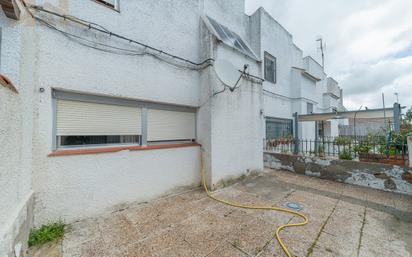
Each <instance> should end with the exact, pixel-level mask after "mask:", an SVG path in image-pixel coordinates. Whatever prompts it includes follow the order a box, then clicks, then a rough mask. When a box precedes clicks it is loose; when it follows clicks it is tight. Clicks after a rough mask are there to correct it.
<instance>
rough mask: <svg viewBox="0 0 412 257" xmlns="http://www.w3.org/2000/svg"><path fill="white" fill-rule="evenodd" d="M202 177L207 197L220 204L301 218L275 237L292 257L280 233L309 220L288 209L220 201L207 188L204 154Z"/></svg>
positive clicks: (304, 223)
mask: <svg viewBox="0 0 412 257" xmlns="http://www.w3.org/2000/svg"><path fill="white" fill-rule="evenodd" d="M201 177H202V184H203V188H204V189H205V191H206V194H207V196H209V197H210V198H212V199H213V200H215V201H218V202H220V203H223V204H226V205H230V206H233V207H237V208H243V209H254V210H269V211H279V212H285V213H290V214H293V215H296V216H299V217H301V218H302V219H303V220H304V221H303V222H300V223H288V224H283V225H281V226H279V227H278V228H277V229H276V232H275V237H276V240H277V241H278V242H279V245H280V247H282V250H283V252H284V253H285V254H286V255H287V256H288V257H292V255H291V254H290V253H289V250H288V248H287V247H286V245H285V244H284V243H283V241H282V239H281V238H280V236H279V232H280V231H282V230H283V229H284V228H287V227H297V226H304V225H306V224H307V223H308V218H307V217H306V216H305V215H303V214H301V213H299V212H296V211H291V210H288V209H284V208H278V207H272V206H252V205H243V204H240V203H234V202H229V201H226V200H223V199H219V198H217V197H215V196H213V194H211V193H210V191H209V189H208V188H207V185H206V178H205V169H204V165H203V154H202V156H201Z"/></svg>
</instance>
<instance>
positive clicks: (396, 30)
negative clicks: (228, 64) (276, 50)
mask: <svg viewBox="0 0 412 257" xmlns="http://www.w3.org/2000/svg"><path fill="white" fill-rule="evenodd" d="M260 6H263V7H264V8H265V9H266V10H267V11H268V12H269V13H270V14H271V15H272V16H273V17H274V18H275V19H276V20H277V21H279V22H280V23H281V24H282V25H283V26H284V27H285V28H286V29H287V30H288V31H289V32H290V33H291V34H292V35H293V38H294V42H295V43H296V44H297V45H298V46H299V47H300V48H301V49H302V50H303V51H304V54H305V55H311V56H313V57H314V58H315V59H316V60H318V61H319V62H320V60H321V54H320V51H319V50H318V46H319V44H318V43H317V42H316V39H317V37H318V36H322V38H323V40H324V41H325V43H326V52H325V54H326V58H325V70H326V72H327V73H328V75H329V76H332V77H334V78H335V79H336V80H337V81H339V84H340V86H341V87H342V88H343V90H344V104H345V106H346V107H348V108H349V109H358V108H359V106H360V105H363V106H367V107H369V108H381V107H382V92H384V93H385V101H386V106H388V107H389V106H390V105H392V104H393V102H394V100H395V96H394V93H395V92H397V93H398V94H399V102H400V103H401V104H402V105H407V106H408V107H409V106H411V105H412V0H246V12H247V13H248V14H251V13H253V12H254V11H255V10H256V9H257V8H259V7H260Z"/></svg>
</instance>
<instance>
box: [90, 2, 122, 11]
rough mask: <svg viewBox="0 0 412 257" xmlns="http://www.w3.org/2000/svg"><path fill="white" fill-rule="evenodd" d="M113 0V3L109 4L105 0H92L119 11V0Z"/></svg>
mask: <svg viewBox="0 0 412 257" xmlns="http://www.w3.org/2000/svg"><path fill="white" fill-rule="evenodd" d="M113 1H114V2H115V3H114V5H112V4H110V3H109V2H108V1H106V0H93V2H96V3H98V4H100V5H102V6H104V7H107V8H109V9H112V10H114V11H117V12H120V0H113Z"/></svg>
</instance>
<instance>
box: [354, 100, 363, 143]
mask: <svg viewBox="0 0 412 257" xmlns="http://www.w3.org/2000/svg"><path fill="white" fill-rule="evenodd" d="M362 106H363V105H361V106H360V107H359V110H357V111H356V112H355V115H354V116H353V135H354V136H355V140H356V115H357V114H358V112H359V111H360V110H361V109H362Z"/></svg>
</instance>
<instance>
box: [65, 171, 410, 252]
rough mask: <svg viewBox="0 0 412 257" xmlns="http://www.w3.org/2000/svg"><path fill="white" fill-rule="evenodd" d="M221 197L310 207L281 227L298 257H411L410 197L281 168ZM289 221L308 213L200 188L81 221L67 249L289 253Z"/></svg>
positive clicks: (249, 179)
mask: <svg viewBox="0 0 412 257" xmlns="http://www.w3.org/2000/svg"><path fill="white" fill-rule="evenodd" d="M214 194H215V195H216V196H218V197H219V198H222V199H225V200H230V201H235V202H238V203H241V204H249V205H265V206H267V205H269V206H277V207H284V205H285V204H286V203H288V202H295V203H299V204H302V205H303V209H302V210H300V213H303V214H305V215H306V216H307V217H308V218H309V223H308V224H307V225H306V226H303V227H291V228H286V229H285V230H283V231H282V232H281V238H282V240H283V242H284V243H285V244H286V246H287V248H288V249H289V251H290V252H291V253H292V255H293V256H299V257H300V256H305V257H306V255H307V254H308V250H309V249H312V252H311V254H310V256H314V257H316V256H322V257H325V256H326V257H328V256H348V257H349V256H357V254H358V251H359V256H365V257H367V256H374V257H375V256H385V257H386V256H395V257H396V256H403V257H405V256H410V253H411V252H412V249H411V245H412V232H411V231H412V223H410V219H408V218H407V214H408V212H411V210H412V201H411V198H410V197H409V196H403V195H397V194H393V193H387V192H381V191H378V190H371V189H368V188H363V187H358V186H352V185H343V184H340V183H334V182H330V181H326V180H320V179H317V178H311V177H307V176H302V175H298V174H294V173H291V172H285V171H274V170H265V172H264V173H261V174H259V175H257V176H256V175H255V176H251V177H247V178H246V179H245V180H243V181H239V182H238V183H236V184H234V185H232V186H229V187H226V188H223V189H221V190H218V191H216V192H214ZM365 207H366V218H365V223H364V225H363V228H362V223H363V215H364V210H365ZM332 211H333V212H332ZM331 213H332V214H331ZM397 214H399V216H397ZM328 218H329V219H328ZM326 220H328V223H327V224H326V225H324V223H325V221H326ZM288 222H290V223H295V222H301V218H299V217H295V216H293V215H291V214H287V213H282V212H276V211H262V210H248V209H240V208H236V207H232V206H227V205H225V204H222V203H219V202H216V201H214V200H213V199H210V198H208V197H207V196H206V194H205V192H204V191H203V190H202V189H198V190H191V191H187V192H183V193H181V194H176V195H171V196H168V197H164V198H161V199H158V200H155V201H151V202H148V203H143V204H139V203H132V204H130V205H129V206H127V208H125V209H124V210H122V211H118V212H114V213H109V214H105V215H103V216H101V217H96V218H91V219H86V220H82V221H79V222H76V223H73V224H71V228H70V229H69V230H68V231H67V233H66V234H65V237H64V240H63V243H62V252H63V257H80V256H81V257H92V256H96V257H140V256H154V257H160V256H162V257H163V256H165V257H170V256H182V257H184V256H190V257H204V256H206V255H207V256H209V257H221V256H223V257H225V256H227V257H229V256H230V257H232V256H234V257H237V256H239V257H245V256H254V255H255V254H258V256H260V257H262V256H263V257H265V256H285V255H284V253H283V251H282V249H281V247H280V245H279V244H278V242H277V241H276V240H275V239H274V238H273V236H274V232H275V230H276V228H277V226H279V225H282V224H286V223H288ZM323 225H324V226H323ZM322 228H323V230H322ZM321 230H322V232H321V233H320V231H321ZM361 231H362V233H361ZM360 235H362V239H361V245H360V248H358V245H359V237H360ZM312 246H313V247H312Z"/></svg>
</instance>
